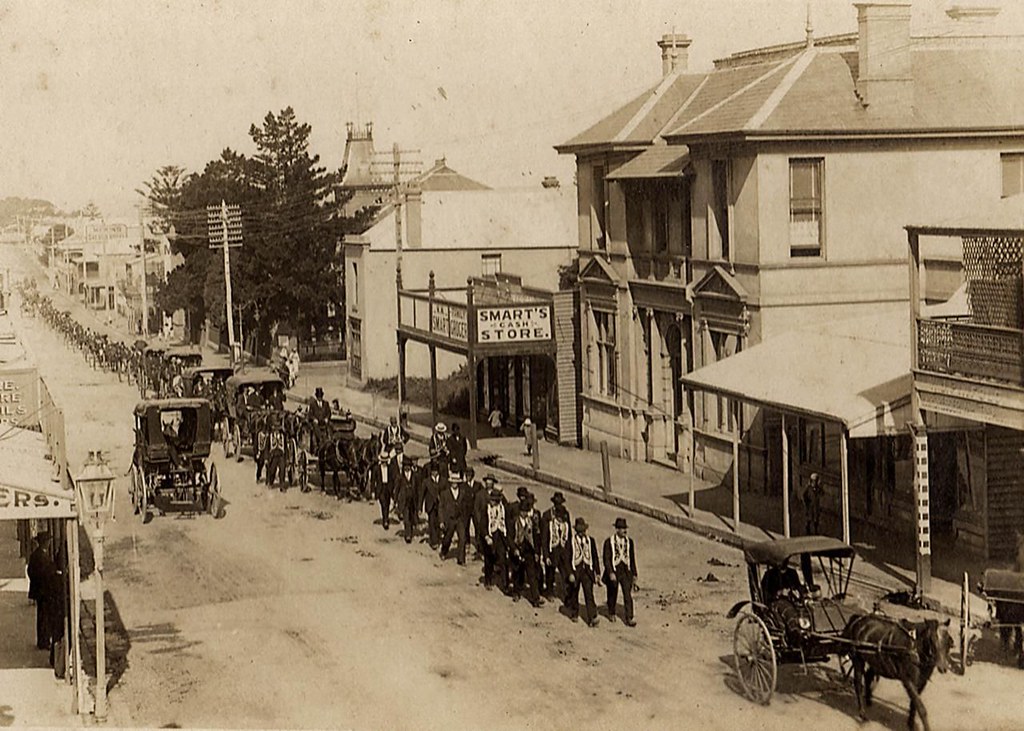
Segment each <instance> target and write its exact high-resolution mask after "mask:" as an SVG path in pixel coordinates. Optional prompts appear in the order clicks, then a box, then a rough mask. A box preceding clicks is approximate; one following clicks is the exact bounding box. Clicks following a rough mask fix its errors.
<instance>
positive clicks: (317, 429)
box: [308, 386, 331, 451]
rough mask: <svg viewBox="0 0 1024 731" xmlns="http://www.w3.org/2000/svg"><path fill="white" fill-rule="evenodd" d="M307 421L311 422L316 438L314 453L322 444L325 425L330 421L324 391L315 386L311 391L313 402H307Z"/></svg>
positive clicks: (329, 407) (328, 406)
mask: <svg viewBox="0 0 1024 731" xmlns="http://www.w3.org/2000/svg"><path fill="white" fill-rule="evenodd" d="M308 416H309V420H310V421H312V422H313V434H314V435H315V437H316V444H315V445H314V451H315V450H316V449H317V448H319V446H320V445H321V444H323V443H324V438H325V436H326V434H327V424H328V423H329V422H330V420H331V405H330V404H329V403H327V401H326V400H325V399H324V390H323V389H322V388H321V387H320V386H317V387H316V389H315V390H314V391H313V400H312V401H310V402H309V411H308Z"/></svg>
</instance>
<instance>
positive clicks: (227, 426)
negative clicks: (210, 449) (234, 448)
mask: <svg viewBox="0 0 1024 731" xmlns="http://www.w3.org/2000/svg"><path fill="white" fill-rule="evenodd" d="M220 441H221V443H222V444H223V445H224V456H225V457H230V456H231V422H229V421H228V419H227V417H225V418H224V420H223V421H222V422H221V425H220Z"/></svg>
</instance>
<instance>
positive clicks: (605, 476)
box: [601, 439, 612, 497]
mask: <svg viewBox="0 0 1024 731" xmlns="http://www.w3.org/2000/svg"><path fill="white" fill-rule="evenodd" d="M601 487H602V489H603V490H604V494H605V496H606V497H607V496H608V495H611V494H612V468H611V463H610V462H609V460H608V442H607V441H606V440H604V439H602V440H601Z"/></svg>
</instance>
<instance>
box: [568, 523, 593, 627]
mask: <svg viewBox="0 0 1024 731" xmlns="http://www.w3.org/2000/svg"><path fill="white" fill-rule="evenodd" d="M573 527H574V529H575V532H574V534H573V537H572V541H571V542H570V550H569V551H568V552H567V559H568V560H567V562H566V563H567V564H568V566H567V571H566V573H567V574H568V575H569V590H568V591H567V592H566V595H565V606H566V608H567V609H568V610H569V618H570V619H571V620H572V621H573V622H576V621H578V620H579V614H580V587H583V599H584V601H585V602H586V613H585V614H584V615H583V619H584V620H586V622H587V624H588V625H590V626H591V627H596V626H597V604H596V603H595V602H594V584H595V583H600V582H601V579H600V576H601V560H600V558H599V557H598V555H597V542H596V541H595V540H594V539H593V538H591V537H590V536H588V535H587V528H588V527H589V526H588V525H587V521H585V520H584V519H583V518H576V523H575V524H574V526H573Z"/></svg>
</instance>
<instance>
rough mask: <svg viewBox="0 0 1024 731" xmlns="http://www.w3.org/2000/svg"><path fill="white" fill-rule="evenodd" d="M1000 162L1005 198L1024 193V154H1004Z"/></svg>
mask: <svg viewBox="0 0 1024 731" xmlns="http://www.w3.org/2000/svg"><path fill="white" fill-rule="evenodd" d="M999 162H1000V163H1001V164H1002V168H1003V198H1010V197H1012V196H1015V195H1020V194H1021V193H1024V152H1004V153H1003V154H1002V155H1000V156H999Z"/></svg>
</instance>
